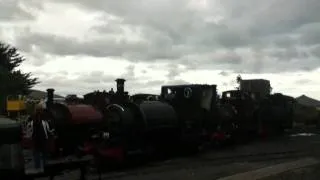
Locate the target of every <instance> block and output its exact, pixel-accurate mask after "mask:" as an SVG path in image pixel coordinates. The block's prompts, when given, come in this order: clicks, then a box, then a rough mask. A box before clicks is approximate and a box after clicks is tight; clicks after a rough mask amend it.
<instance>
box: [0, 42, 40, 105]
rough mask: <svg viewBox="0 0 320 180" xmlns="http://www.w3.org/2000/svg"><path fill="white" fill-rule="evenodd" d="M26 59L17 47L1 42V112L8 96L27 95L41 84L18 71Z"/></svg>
mask: <svg viewBox="0 0 320 180" xmlns="http://www.w3.org/2000/svg"><path fill="white" fill-rule="evenodd" d="M25 60H26V59H25V58H24V57H23V56H22V55H20V54H19V52H18V50H17V49H16V48H15V47H12V46H10V45H8V44H5V43H3V42H0V110H1V111H2V110H3V109H4V105H5V99H6V97H7V96H8V95H17V94H22V95H27V94H28V93H29V92H30V89H31V88H32V87H33V86H34V85H36V84H37V83H39V81H38V79H37V78H33V77H32V75H31V73H23V72H22V71H21V70H19V69H17V68H18V67H19V66H20V65H21V63H22V62H24V61H25Z"/></svg>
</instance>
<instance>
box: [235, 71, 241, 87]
mask: <svg viewBox="0 0 320 180" xmlns="http://www.w3.org/2000/svg"><path fill="white" fill-rule="evenodd" d="M236 81H237V84H238V87H237V89H238V90H239V89H240V84H241V81H242V77H241V75H240V74H239V75H238V76H237V79H236Z"/></svg>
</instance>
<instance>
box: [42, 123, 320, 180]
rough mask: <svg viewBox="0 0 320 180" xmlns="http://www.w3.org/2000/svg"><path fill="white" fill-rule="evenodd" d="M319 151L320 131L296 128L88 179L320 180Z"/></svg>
mask: <svg viewBox="0 0 320 180" xmlns="http://www.w3.org/2000/svg"><path fill="white" fill-rule="evenodd" d="M319 150H320V130H319V129H317V128H315V127H308V128H295V129H293V130H290V131H288V132H286V135H285V136H283V137H281V138H277V139H270V140H265V141H262V142H261V141H259V142H250V143H247V144H243V145H239V146H236V147H228V148H224V149H216V150H210V151H207V152H202V153H199V155H196V156H192V157H176V158H170V159H167V160H162V161H157V162H152V163H148V164H146V165H142V166H139V167H131V168H128V169H126V170H118V171H110V172H104V173H102V174H101V175H100V177H99V175H97V174H96V173H95V171H94V170H92V171H90V173H88V175H87V179H90V180H91V179H92V180H95V179H96V180H98V179H99V178H101V179H102V180H105V179H108V180H109V179H121V180H126V179H128V180H129V179H130V180H135V179H139V180H144V179H146V180H147V179H148V180H149V179H166V180H170V179H184V180H193V179H197V180H202V179H203V180H205V179H221V180H232V179H263V180H269V179H319V178H320V173H319V171H318V170H319V168H320V164H318V163H319V162H320V151H319ZM318 160H319V162H318ZM78 175H79V172H77V171H70V172H65V173H64V174H61V175H59V176H56V177H55V179H57V180H64V179H70V180H71V179H77V178H78ZM41 179H42V178H41Z"/></svg>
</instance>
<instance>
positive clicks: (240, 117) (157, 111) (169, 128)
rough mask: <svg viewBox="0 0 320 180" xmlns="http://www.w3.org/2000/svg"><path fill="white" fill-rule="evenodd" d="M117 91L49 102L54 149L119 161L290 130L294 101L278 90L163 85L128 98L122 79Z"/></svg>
mask: <svg viewBox="0 0 320 180" xmlns="http://www.w3.org/2000/svg"><path fill="white" fill-rule="evenodd" d="M116 82H117V91H116V92H114V91H113V90H111V91H109V92H105V91H103V92H99V91H95V92H92V93H89V94H86V95H84V98H83V103H82V104H59V103H53V101H52V97H53V90H49V91H48V105H47V108H48V110H49V112H50V115H51V118H50V119H52V122H53V124H54V127H55V128H56V131H57V135H58V141H57V146H58V148H57V149H63V152H64V153H74V152H76V151H77V150H78V149H79V146H81V147H82V150H83V152H84V153H92V154H95V155H96V156H97V157H99V159H100V160H102V159H104V160H109V161H116V162H122V161H124V160H125V159H126V158H127V157H129V156H130V155H132V154H148V153H150V152H171V151H176V150H180V151H181V150H183V151H190V152H196V151H197V150H198V148H199V146H201V145H203V144H205V143H212V142H217V141H226V140H232V139H234V138H235V137H238V136H239V135H252V134H255V135H261V134H266V133H265V132H268V133H270V132H272V131H275V132H281V131H283V129H285V128H290V126H291V124H292V122H291V119H292V103H291V100H292V99H290V97H287V96H284V95H282V94H273V95H267V96H265V97H263V98H260V97H259V98H257V97H258V95H257V93H253V92H248V91H243V90H234V91H226V92H224V93H223V94H222V98H221V99H218V98H217V97H218V96H217V86H216V85H204V84H190V85H173V86H162V87H161V94H160V96H152V97H157V98H155V99H148V98H146V97H147V96H146V95H145V96H133V97H130V96H129V95H128V92H125V91H124V82H125V80H124V79H117V80H116Z"/></svg>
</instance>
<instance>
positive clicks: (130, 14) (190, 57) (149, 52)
mask: <svg viewBox="0 0 320 180" xmlns="http://www.w3.org/2000/svg"><path fill="white" fill-rule="evenodd" d="M58 1H59V2H61V3H65V2H67V3H74V4H75V6H82V8H88V9H91V10H98V11H102V12H105V14H106V16H107V15H112V16H114V17H117V18H116V20H111V21H108V23H103V24H101V26H96V27H93V28H92V29H93V30H95V31H96V32H99V33H101V34H104V36H103V37H101V38H100V39H98V40H97V39H96V40H92V41H87V42H80V41H76V40H72V39H68V38H64V37H55V36H52V35H44V34H34V33H30V34H26V35H25V37H21V38H20V39H19V41H18V44H19V45H20V46H21V47H23V48H24V49H25V50H26V51H27V50H28V49H30V48H28V47H29V46H30V45H32V44H36V45H37V46H39V47H41V49H42V50H43V51H46V52H48V53H53V54H60V55H90V56H95V57H106V56H109V57H122V58H126V59H128V60H129V61H132V62H136V61H148V62H155V61H157V60H162V61H168V62H169V61H170V63H172V64H174V63H178V64H184V65H186V66H188V68H189V69H219V70H221V69H224V70H234V71H236V72H239V71H243V72H246V73H265V72H267V73H280V72H284V71H296V70H307V69H310V70H312V69H315V68H317V67H320V63H319V62H320V61H319V60H316V59H315V58H318V54H317V52H315V51H314V50H313V49H314V47H313V46H317V45H320V36H319V33H318V32H319V29H320V26H319V24H320V23H319V18H318V17H319V16H320V11H319V10H318V9H319V8H320V2H319V1H318V0H305V1H301V0H282V1H256V0H243V1H241V2H240V1H234V0H224V1H219V3H220V6H219V4H217V1H207V2H208V6H207V9H204V10H198V11H195V10H191V9H190V8H189V9H188V8H187V3H188V1H185V0H175V1H170V0H162V1H160V0H159V1H152V2H151V1H148V0H134V1H133V0H117V1H113V0H97V1H94V2H93V1H84V0H78V1H75V0H63V1H62V0H58ZM55 2H56V1H55ZM215 9H220V12H219V15H221V16H222V17H223V18H222V20H221V21H220V22H219V23H216V22H208V21H206V20H205V19H208V17H215V16H217V11H215ZM122 25H125V26H126V27H129V28H130V29H132V30H133V31H134V32H140V34H141V38H142V40H141V41H129V40H126V39H121V40H115V39H114V38H113V36H114V35H119V34H121V33H123V29H122ZM31 37H32V38H31ZM221 50H223V51H225V52H226V53H225V54H222V55H221V54H219V52H220V51H221ZM288 62H290V63H288ZM176 74H177V72H175V70H170V71H169V74H168V77H174V76H176Z"/></svg>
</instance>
